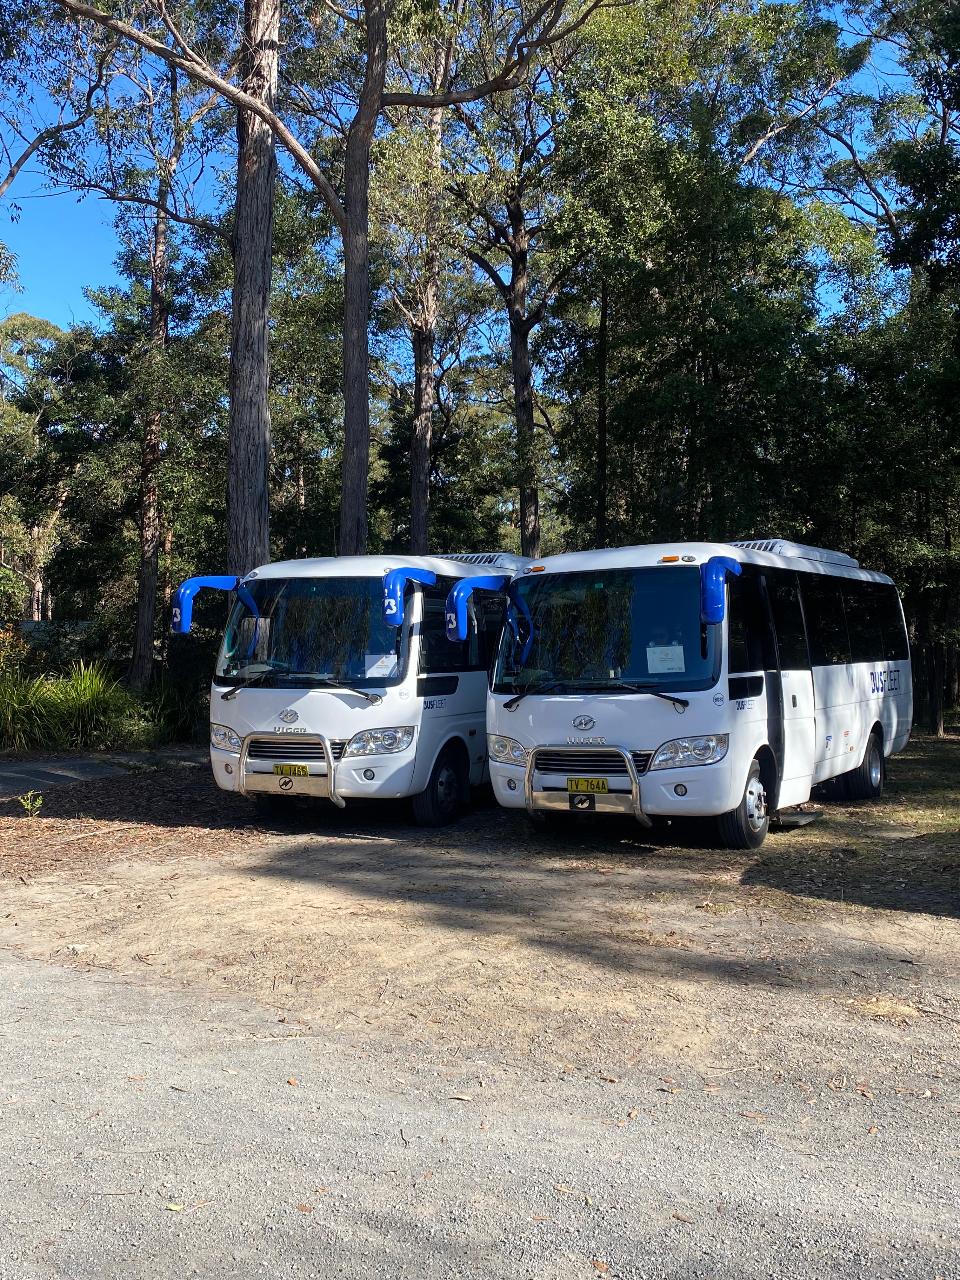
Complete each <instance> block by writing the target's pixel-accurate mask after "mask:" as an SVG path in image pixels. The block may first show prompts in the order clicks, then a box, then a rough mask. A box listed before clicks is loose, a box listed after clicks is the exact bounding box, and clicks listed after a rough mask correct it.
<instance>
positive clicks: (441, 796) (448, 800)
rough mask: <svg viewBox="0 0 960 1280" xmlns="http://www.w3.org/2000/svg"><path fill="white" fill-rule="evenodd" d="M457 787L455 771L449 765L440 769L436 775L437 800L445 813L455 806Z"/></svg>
mask: <svg viewBox="0 0 960 1280" xmlns="http://www.w3.org/2000/svg"><path fill="white" fill-rule="evenodd" d="M458 789H459V788H458V785H457V774H456V771H455V770H454V769H451V768H450V767H449V766H447V767H445V768H443V769H441V770H440V772H439V774H438V775H437V802H438V804H439V805H440V808H441V809H442V810H443V811H444V812H445V813H449V812H450V811H451V810H452V809H455V808H456V804H457V791H458Z"/></svg>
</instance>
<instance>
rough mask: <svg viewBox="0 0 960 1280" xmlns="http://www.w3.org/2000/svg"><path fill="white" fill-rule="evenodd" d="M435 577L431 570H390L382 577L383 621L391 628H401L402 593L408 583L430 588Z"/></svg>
mask: <svg viewBox="0 0 960 1280" xmlns="http://www.w3.org/2000/svg"><path fill="white" fill-rule="evenodd" d="M436 580H437V575H436V574H435V573H434V572H433V570H432V569H391V570H390V572H389V573H385V574H384V575H383V620H384V622H386V623H387V624H388V625H389V626H391V627H402V626H403V593H404V591H405V590H406V588H407V583H408V582H422V583H424V584H425V585H426V586H428V587H432V586H433V584H434V583H435V582H436Z"/></svg>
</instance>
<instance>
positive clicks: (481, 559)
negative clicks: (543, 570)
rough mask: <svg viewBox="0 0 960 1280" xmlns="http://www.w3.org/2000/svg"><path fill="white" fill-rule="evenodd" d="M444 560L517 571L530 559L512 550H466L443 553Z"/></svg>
mask: <svg viewBox="0 0 960 1280" xmlns="http://www.w3.org/2000/svg"><path fill="white" fill-rule="evenodd" d="M441 559H443V560H457V561H459V562H460V563H461V564H478V565H483V566H485V567H489V568H497V569H509V570H510V571H511V572H516V571H517V570H518V569H522V568H523V566H524V565H525V564H529V563H530V560H529V559H528V558H527V557H526V556H515V555H513V553H512V552H510V551H464V552H457V553H456V554H455V555H447V554H443V555H442V556H441Z"/></svg>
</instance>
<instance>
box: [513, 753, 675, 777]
mask: <svg viewBox="0 0 960 1280" xmlns="http://www.w3.org/2000/svg"><path fill="white" fill-rule="evenodd" d="M630 754H631V756H632V757H633V765H634V768H635V769H636V771H637V773H646V771H647V766H648V765H649V764H650V757H651V755H652V754H653V752H651V751H631V752H630ZM536 770H537V773H564V774H575V775H588V776H589V775H602V776H603V777H605V778H625V777H626V776H627V765H626V762H625V760H624V758H623V756H622V755H621V754H620V752H619V751H577V750H576V749H575V748H573V749H571V750H570V751H538V752H537V763H536Z"/></svg>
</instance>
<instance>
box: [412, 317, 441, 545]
mask: <svg viewBox="0 0 960 1280" xmlns="http://www.w3.org/2000/svg"><path fill="white" fill-rule="evenodd" d="M410 340H411V343H412V345H413V369H414V381H413V435H412V437H411V440H410V551H411V553H412V554H413V555H415V556H422V555H426V554H427V550H428V546H429V538H430V450H431V443H432V435H433V401H434V396H435V392H436V382H435V377H434V375H435V370H436V366H435V364H434V357H433V351H434V340H435V331H434V329H433V327H432V326H431V327H430V328H421V327H420V326H419V325H418V326H417V327H416V328H415V329H414V330H413V331H412V333H411V335H410Z"/></svg>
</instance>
